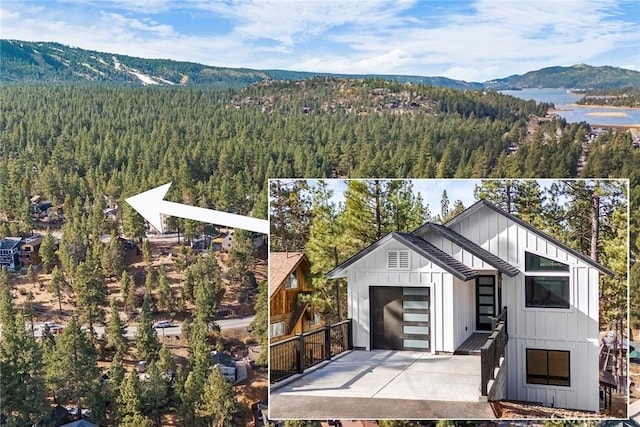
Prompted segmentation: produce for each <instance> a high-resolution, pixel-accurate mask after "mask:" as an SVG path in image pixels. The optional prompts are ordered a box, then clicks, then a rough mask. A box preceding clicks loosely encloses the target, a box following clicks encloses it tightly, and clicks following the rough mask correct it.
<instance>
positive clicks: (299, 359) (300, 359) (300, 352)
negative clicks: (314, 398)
mask: <svg viewBox="0 0 640 427" xmlns="http://www.w3.org/2000/svg"><path fill="white" fill-rule="evenodd" d="M296 338H297V341H298V342H297V343H296V372H297V373H298V374H301V373H302V372H303V371H304V339H303V335H302V333H300V335H298V336H297V337H296Z"/></svg>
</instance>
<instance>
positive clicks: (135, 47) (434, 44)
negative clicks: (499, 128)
mask: <svg viewBox="0 0 640 427" xmlns="http://www.w3.org/2000/svg"><path fill="white" fill-rule="evenodd" d="M452 4H453V8H452V6H451V4H449V5H446V4H445V5H444V6H442V7H437V8H435V7H432V4H430V3H429V2H427V1H419V0H403V1H395V0H367V1H364V2H363V1H359V0H341V1H340V0H329V1H325V0H322V1H321V0H305V1H294V0H228V1H208V0H185V1H182V2H176V1H171V0H126V1H125V0H109V1H104V0H64V1H63V4H62V6H61V5H60V3H59V2H53V1H52V2H44V3H40V5H41V6H39V8H40V10H38V11H37V13H35V12H34V7H32V6H31V5H30V4H28V3H26V2H14V1H5V2H4V3H3V9H2V10H1V11H0V19H1V21H2V22H1V23H2V34H3V37H7V38H15V39H26V40H51V41H57V42H60V43H65V44H69V45H72V46H78V47H83V48H87V49H93V50H102V51H106V52H116V53H122V54H128V55H134V56H142V57H164V58H172V59H178V60H187V61H193V62H202V63H206V64H210V65H220V66H242V67H249V68H259V69H260V68H262V69H264V68H284V69H296V70H307V71H325V72H335V73H377V74H416V75H428V76H432V75H445V76H447V77H451V78H455V79H461V80H467V81H483V80H488V79H493V78H498V77H505V76H507V75H510V74H515V73H524V72H526V71H530V70H533V69H538V68H542V67H545V66H550V65H558V64H575V63H591V60H594V61H596V62H600V63H602V62H606V61H607V60H610V59H611V58H614V56H611V55H613V53H612V52H620V51H622V50H623V49H625V48H626V49H627V52H628V51H629V50H630V49H633V48H634V47H635V50H636V51H637V49H638V46H639V43H638V36H637V34H638V33H640V24H639V23H638V22H637V21H633V20H627V21H622V20H621V19H620V17H619V16H618V15H616V14H618V13H619V9H618V8H617V7H616V5H617V4H618V2H617V1H615V0H571V1H563V0H538V1H536V2H525V1H512V0H477V1H472V2H468V3H464V4H465V5H467V6H466V7H464V8H463V7H461V6H460V3H455V2H454V3H452ZM170 10H175V11H176V15H179V16H180V17H181V19H184V18H185V17H187V16H189V14H193V15H194V16H198V20H199V21H200V22H203V19H209V18H210V19H211V20H212V28H211V30H210V31H209V34H206V33H205V32H206V30H205V31H203V30H202V28H200V30H201V32H200V33H198V34H192V33H189V32H188V31H184V30H183V31H178V30H177V28H183V27H184V26H179V25H177V24H176V23H174V22H173V21H172V20H171V18H170V17H168V16H169V14H167V13H161V12H167V11H170ZM178 12H179V13H178ZM28 20H31V21H30V22H31V23H30V24H29V21H28ZM220 20H224V25H221V26H220V28H217V27H215V26H214V25H213V23H214V22H215V23H218V22H220ZM214 27H215V28H214ZM635 59H637V58H634V57H630V56H629V55H627V56H626V57H623V59H617V62H616V63H610V64H609V65H620V64H621V63H625V64H627V63H629V62H631V63H632V65H633V66H632V67H628V66H627V68H635V69H638V68H640V66H639V65H637V61H635Z"/></svg>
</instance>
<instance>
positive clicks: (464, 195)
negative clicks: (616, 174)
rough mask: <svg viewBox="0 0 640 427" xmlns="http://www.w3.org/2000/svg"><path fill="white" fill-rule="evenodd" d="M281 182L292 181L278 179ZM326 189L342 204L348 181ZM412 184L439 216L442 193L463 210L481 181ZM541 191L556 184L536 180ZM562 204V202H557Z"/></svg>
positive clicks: (331, 183) (335, 182) (472, 200)
mask: <svg viewBox="0 0 640 427" xmlns="http://www.w3.org/2000/svg"><path fill="white" fill-rule="evenodd" d="M280 180H281V181H283V182H290V181H294V179H280ZM306 181H307V182H308V183H309V184H310V185H311V186H316V185H317V181H316V180H311V179H309V180H306ZM324 181H325V182H326V183H327V185H328V187H329V188H330V189H331V190H332V192H333V195H332V198H331V200H332V201H333V202H334V203H336V205H337V204H340V203H343V202H344V192H345V191H346V190H347V183H348V180H345V179H325V180H324ZM410 181H411V182H412V184H413V193H414V194H415V195H418V193H419V194H420V196H421V197H422V199H423V201H424V203H425V205H426V206H427V207H428V208H429V212H430V213H431V216H436V215H438V214H440V202H441V200H442V194H443V191H446V192H447V198H448V199H449V207H450V208H453V205H454V203H455V202H456V201H458V200H460V201H461V202H462V204H463V205H464V207H465V208H468V207H469V206H471V205H472V204H474V203H475V202H476V201H477V200H476V199H475V197H474V195H473V190H474V189H475V187H476V186H477V185H480V184H481V183H482V181H483V180H482V179H410ZM536 181H538V184H539V185H540V188H541V189H547V188H550V187H551V184H553V183H557V182H558V181H557V180H556V179H537V180H536ZM558 202H559V203H561V204H562V203H564V201H563V200H558Z"/></svg>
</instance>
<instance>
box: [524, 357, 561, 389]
mask: <svg viewBox="0 0 640 427" xmlns="http://www.w3.org/2000/svg"><path fill="white" fill-rule="evenodd" d="M569 365H570V364H569V352H568V351H561V350H539V349H532V348H528V349H527V383H529V384H547V385H561V386H567V387H568V386H570V385H571V382H570V378H569Z"/></svg>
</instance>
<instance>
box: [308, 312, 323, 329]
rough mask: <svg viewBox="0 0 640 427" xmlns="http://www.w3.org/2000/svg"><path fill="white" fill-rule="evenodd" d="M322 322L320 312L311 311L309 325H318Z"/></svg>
mask: <svg viewBox="0 0 640 427" xmlns="http://www.w3.org/2000/svg"><path fill="white" fill-rule="evenodd" d="M321 322H322V315H321V314H320V313H313V317H312V318H311V320H310V321H309V324H310V325H311V326H314V325H319V324H320V323H321Z"/></svg>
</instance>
